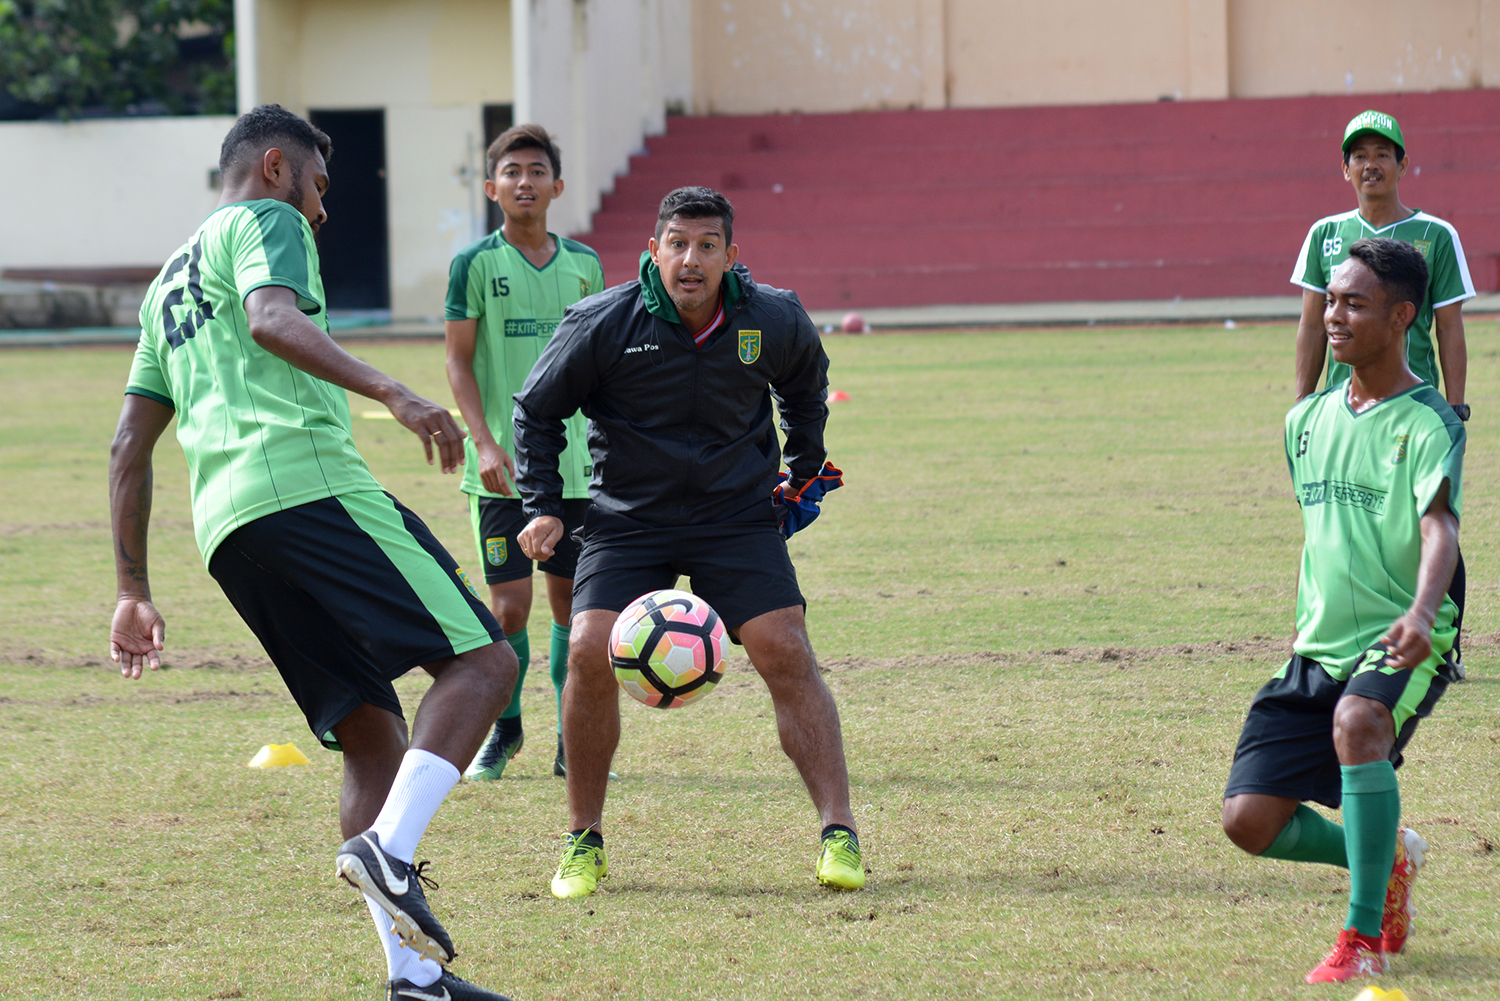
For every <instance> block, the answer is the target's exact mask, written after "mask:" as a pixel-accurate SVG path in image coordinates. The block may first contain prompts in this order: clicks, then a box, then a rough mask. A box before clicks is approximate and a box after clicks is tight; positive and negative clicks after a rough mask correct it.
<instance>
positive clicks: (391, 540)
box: [208, 491, 504, 750]
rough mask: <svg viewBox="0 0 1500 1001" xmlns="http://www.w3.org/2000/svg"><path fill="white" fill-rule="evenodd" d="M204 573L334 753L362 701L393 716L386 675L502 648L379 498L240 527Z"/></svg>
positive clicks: (393, 504) (463, 586)
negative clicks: (340, 730)
mask: <svg viewBox="0 0 1500 1001" xmlns="http://www.w3.org/2000/svg"><path fill="white" fill-rule="evenodd" d="M208 572H209V573H210V574H212V575H213V578H214V580H216V581H218V583H219V586H220V587H221V588H223V589H224V594H225V595H227V596H228V598H229V601H230V603H231V604H232V605H234V608H235V610H236V611H237V612H239V613H240V617H241V618H243V619H244V620H245V623H246V624H247V625H248V626H249V627H250V630H251V632H253V633H255V636H256V638H257V639H259V640H260V642H261V645H262V646H264V647H265V649H266V653H267V654H269V655H270V657H271V661H272V663H274V664H275V665H276V669H277V670H278V671H280V672H281V677H282V680H283V681H285V682H286V686H287V688H288V690H290V691H291V693H292V698H293V699H295V700H296V701H297V705H298V706H299V707H300V708H301V710H302V713H303V715H304V716H306V717H307V725H308V726H309V727H311V728H312V732H313V734H314V736H316V737H317V738H318V740H320V741H321V742H322V743H323V745H324V746H325V747H328V748H330V749H332V750H339V746H338V742H337V740H335V739H334V736H333V728H334V727H335V726H336V725H337V724H338V723H339V721H340V720H342V719H343V718H344V717H345V716H347V715H349V713H351V712H353V711H354V709H356V708H357V707H358V706H359V705H361V704H362V703H366V702H368V703H370V704H371V705H374V706H378V707H380V708H381V709H385V710H387V711H389V712H392V713H395V714H396V715H398V716H399V715H401V703H400V701H399V700H398V699H397V698H396V690H395V688H394V687H393V686H392V685H391V682H392V681H394V680H395V679H396V678H399V677H400V676H401V675H403V674H405V673H406V672H407V671H409V670H411V669H412V668H414V667H417V666H419V665H422V664H432V663H435V662H437V661H440V660H444V659H446V658H449V657H453V656H456V655H457V654H461V653H465V652H467V651H469V650H474V649H476V648H478V647H482V646H485V645H487V644H489V643H494V642H499V641H502V640H503V639H504V633H502V632H501V630H500V626H499V624H498V623H497V622H496V621H495V618H494V616H493V615H491V614H490V610H489V609H488V608H486V607H485V605H484V602H482V601H480V600H479V597H478V595H477V594H476V593H475V592H474V589H473V586H472V585H471V584H470V583H469V579H468V577H467V575H465V574H464V572H463V570H462V569H460V568H459V566H458V564H457V563H456V562H455V561H454V559H453V557H452V556H450V555H448V551H447V550H446V549H444V548H443V547H442V544H441V543H439V542H438V541H437V539H435V538H433V535H432V532H430V531H429V530H428V528H427V526H426V525H424V524H423V523H422V520H421V519H420V518H418V517H417V516H416V515H414V514H412V513H411V512H410V511H408V510H407V509H406V508H405V507H403V506H402V505H401V503H400V502H399V501H397V500H396V499H395V498H394V497H392V496H391V495H390V494H387V493H382V492H379V491H367V492H361V493H352V494H343V495H342V496H339V497H327V498H324V499H323V500H317V501H312V502H311V503H307V504H301V505H298V506H297V507H292V508H287V509H286V510H284V511H278V512H276V513H275V514H269V515H266V516H265V517H262V518H257V519H256V520H254V521H252V522H249V523H248V524H245V525H241V526H240V527H239V528H237V529H235V530H234V531H233V532H231V533H230V534H229V535H228V536H227V537H225V539H224V541H223V542H221V543H220V544H219V547H218V548H217V549H215V550H214V554H213V556H212V558H211V559H210V560H209V564H208Z"/></svg>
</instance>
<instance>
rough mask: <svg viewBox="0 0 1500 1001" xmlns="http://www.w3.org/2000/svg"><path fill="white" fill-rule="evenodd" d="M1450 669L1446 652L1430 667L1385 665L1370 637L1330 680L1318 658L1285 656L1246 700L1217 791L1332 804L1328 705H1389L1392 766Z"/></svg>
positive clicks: (1337, 799)
mask: <svg viewBox="0 0 1500 1001" xmlns="http://www.w3.org/2000/svg"><path fill="white" fill-rule="evenodd" d="M1452 672H1453V664H1452V657H1451V655H1444V657H1443V659H1442V661H1441V662H1440V663H1438V664H1437V665H1436V666H1433V665H1430V664H1424V665H1423V666H1421V667H1416V668H1411V669H1404V668H1392V667H1390V666H1389V665H1387V664H1386V660H1385V647H1384V646H1382V645H1381V644H1379V643H1376V644H1375V645H1374V646H1373V647H1371V648H1370V649H1369V650H1368V651H1367V652H1366V655H1365V657H1363V658H1361V666H1360V667H1359V669H1358V670H1356V671H1355V672H1354V673H1353V674H1352V675H1351V676H1350V677H1349V678H1348V679H1346V680H1344V681H1337V680H1335V679H1334V678H1333V676H1332V675H1330V674H1329V673H1328V671H1327V670H1326V669H1325V668H1324V667H1323V665H1322V664H1321V663H1319V662H1318V661H1316V660H1310V659H1308V658H1306V657H1303V656H1302V655H1301V654H1293V655H1292V659H1291V660H1289V661H1287V665H1286V667H1284V668H1282V669H1281V671H1280V672H1278V673H1277V674H1276V676H1275V677H1274V678H1272V679H1271V680H1270V681H1268V682H1266V684H1265V685H1264V686H1263V687H1262V688H1261V690H1260V691H1259V692H1257V693H1256V694H1255V699H1254V701H1252V702H1251V703H1250V713H1249V715H1248V716H1247V717H1246V718H1245V726H1244V729H1242V730H1241V731H1240V741H1239V744H1238V746H1236V747H1235V749H1234V764H1233V765H1231V766H1230V769H1229V781H1228V783H1227V784H1226V786H1225V789H1224V797H1225V798H1226V799H1227V798H1229V797H1230V796H1238V795H1241V794H1243V793H1259V794H1262V795H1266V796H1282V797H1285V798H1287V799H1296V800H1311V801H1313V802H1315V803H1322V804H1323V805H1324V806H1327V807H1330V808H1332V809H1337V808H1338V806H1339V804H1340V803H1341V802H1342V800H1343V777H1342V774H1341V773H1340V772H1339V756H1338V752H1337V751H1336V750H1335V749H1334V746H1333V711H1334V708H1335V707H1336V706H1337V705H1338V701H1339V699H1341V698H1343V697H1344V696H1345V695H1360V696H1363V697H1365V698H1367V699H1374V700H1375V701H1376V702H1379V703H1381V704H1382V705H1384V706H1385V707H1386V708H1387V709H1389V710H1390V711H1391V717H1392V719H1393V720H1394V722H1395V725H1396V743H1395V746H1394V747H1392V748H1391V763H1392V764H1394V765H1395V766H1396V767H1397V768H1400V767H1401V762H1402V755H1401V752H1402V750H1403V749H1404V748H1405V747H1406V745H1407V743H1408V742H1409V741H1410V740H1411V737H1412V734H1413V733H1415V732H1416V729H1417V724H1418V723H1419V722H1420V721H1421V720H1424V719H1426V718H1427V716H1428V715H1430V714H1431V712H1432V708H1433V706H1435V705H1437V701H1438V699H1440V698H1442V696H1443V693H1444V692H1445V691H1447V690H1448V683H1449V681H1451V680H1452V678H1453V673H1452Z"/></svg>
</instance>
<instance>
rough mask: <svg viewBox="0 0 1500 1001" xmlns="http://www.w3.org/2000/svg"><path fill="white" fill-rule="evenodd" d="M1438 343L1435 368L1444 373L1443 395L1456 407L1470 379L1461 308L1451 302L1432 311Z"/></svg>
mask: <svg viewBox="0 0 1500 1001" xmlns="http://www.w3.org/2000/svg"><path fill="white" fill-rule="evenodd" d="M1432 327H1433V335H1434V337H1436V339H1437V348H1438V367H1439V368H1441V369H1442V372H1443V395H1444V396H1445V397H1446V398H1447V400H1448V402H1449V403H1451V404H1453V405H1454V406H1455V407H1456V406H1458V405H1459V404H1460V403H1462V402H1464V390H1465V389H1466V388H1467V386H1466V383H1467V382H1468V379H1469V347H1468V344H1467V343H1466V342H1465V341H1464V305H1463V303H1461V302H1450V303H1449V304H1448V305H1446V306H1439V307H1438V308H1437V309H1435V310H1433V311H1432Z"/></svg>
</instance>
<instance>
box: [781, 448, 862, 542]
mask: <svg viewBox="0 0 1500 1001" xmlns="http://www.w3.org/2000/svg"><path fill="white" fill-rule="evenodd" d="M790 476H791V474H790V473H788V472H787V471H786V470H782V471H781V472H779V473H777V474H776V486H775V487H773V488H772V489H771V503H772V504H773V505H775V507H776V519H777V521H778V522H779V523H780V529H781V537H782V538H784V539H790V538H791V537H792V536H793V535H794V534H796V533H797V532H800V531H801V530H802V529H804V528H806V527H807V526H808V525H811V524H812V523H813V522H815V521H817V520H818V515H819V514H820V513H821V512H820V511H819V510H818V502H819V501H821V500H822V499H823V495H824V494H826V493H828V491H830V490H837V489H838V488H839V487H841V486H843V485H844V471H843V470H842V469H838V468H835V466H834V464H833V463H831V462H825V463H823V470H822V472H820V473H818V475H817V476H814V477H813V478H812V479H810V480H808V481H807V482H806V483H804V484H803V485H802V489H801V490H800V491H798V492H797V493H792V492H791V490H789V489H788V488H787V485H786V484H787V479H788V478H789V477H790Z"/></svg>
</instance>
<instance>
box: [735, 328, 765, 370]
mask: <svg viewBox="0 0 1500 1001" xmlns="http://www.w3.org/2000/svg"><path fill="white" fill-rule="evenodd" d="M759 357H760V331H759V330H741V331H740V361H742V362H744V363H745V364H746V365H753V364H755V361H756V359H757V358H759Z"/></svg>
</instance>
